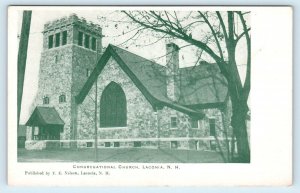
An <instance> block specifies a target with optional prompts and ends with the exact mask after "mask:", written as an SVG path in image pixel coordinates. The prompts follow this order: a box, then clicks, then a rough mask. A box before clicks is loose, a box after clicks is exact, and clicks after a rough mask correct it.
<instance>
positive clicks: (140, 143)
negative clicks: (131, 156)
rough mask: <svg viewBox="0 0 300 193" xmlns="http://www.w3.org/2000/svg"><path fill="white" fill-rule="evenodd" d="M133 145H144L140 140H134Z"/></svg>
mask: <svg viewBox="0 0 300 193" xmlns="http://www.w3.org/2000/svg"><path fill="white" fill-rule="evenodd" d="M133 147H142V142H140V141H134V142H133Z"/></svg>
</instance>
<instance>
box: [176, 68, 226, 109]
mask: <svg viewBox="0 0 300 193" xmlns="http://www.w3.org/2000/svg"><path fill="white" fill-rule="evenodd" d="M179 74H180V77H179V83H178V85H180V98H179V103H180V104H184V105H188V106H190V105H198V106H201V105H203V106H205V105H208V104H211V105H213V104H219V103H223V102H224V101H225V100H226V98H227V95H228V87H227V81H226V79H225V78H224V77H223V75H222V74H221V73H220V70H219V67H218V65H217V64H210V63H201V64H200V65H198V66H193V67H186V68H180V69H179Z"/></svg>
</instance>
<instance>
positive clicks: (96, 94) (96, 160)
mask: <svg viewBox="0 0 300 193" xmlns="http://www.w3.org/2000/svg"><path fill="white" fill-rule="evenodd" d="M97 82H98V77H97V78H96V83H95V162H98V127H97V99H98V93H97V87H98V86H97V85H98V84H97Z"/></svg>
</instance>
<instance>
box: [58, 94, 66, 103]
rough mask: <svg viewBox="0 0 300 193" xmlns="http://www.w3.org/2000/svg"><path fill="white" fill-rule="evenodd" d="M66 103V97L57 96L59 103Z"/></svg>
mask: <svg viewBox="0 0 300 193" xmlns="http://www.w3.org/2000/svg"><path fill="white" fill-rule="evenodd" d="M64 102H66V95H64V94H62V95H60V96H59V103H64Z"/></svg>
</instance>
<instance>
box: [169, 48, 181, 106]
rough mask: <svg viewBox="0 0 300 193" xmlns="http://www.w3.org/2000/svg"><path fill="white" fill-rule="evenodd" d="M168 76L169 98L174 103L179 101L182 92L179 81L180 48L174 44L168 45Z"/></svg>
mask: <svg viewBox="0 0 300 193" xmlns="http://www.w3.org/2000/svg"><path fill="white" fill-rule="evenodd" d="M166 52H167V53H166V67H167V71H166V76H167V96H168V98H169V99H170V100H172V101H178V99H179V95H180V90H179V87H178V85H177V84H178V79H179V47H178V46H177V45H176V44H174V43H168V44H166Z"/></svg>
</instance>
